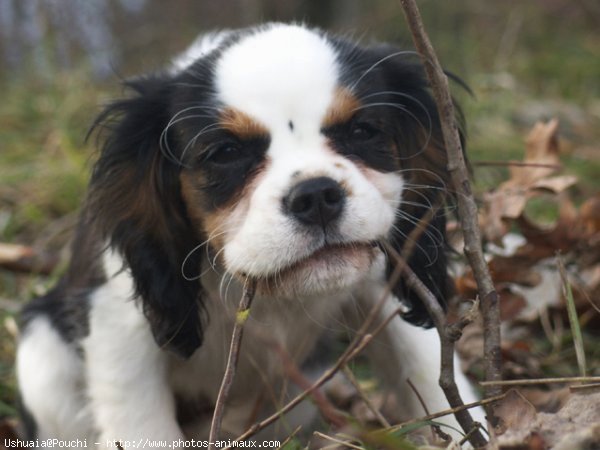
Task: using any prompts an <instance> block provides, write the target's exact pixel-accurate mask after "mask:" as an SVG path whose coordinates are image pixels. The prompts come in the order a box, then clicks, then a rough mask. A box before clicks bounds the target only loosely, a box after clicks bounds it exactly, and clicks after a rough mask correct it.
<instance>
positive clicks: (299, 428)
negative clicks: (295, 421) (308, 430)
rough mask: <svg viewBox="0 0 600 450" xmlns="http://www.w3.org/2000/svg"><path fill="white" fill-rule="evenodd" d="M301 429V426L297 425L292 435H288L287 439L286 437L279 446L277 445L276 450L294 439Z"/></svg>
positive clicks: (279, 449)
mask: <svg viewBox="0 0 600 450" xmlns="http://www.w3.org/2000/svg"><path fill="white" fill-rule="evenodd" d="M301 429H302V425H298V426H297V427H296V429H295V430H294V431H292V434H290V435H289V436H288V437H286V438H285V439H284V440H283V442H282V443H281V444H279V447H277V450H281V449H282V448H284V447H285V446H286V445H287V444H288V443H289V442H290V441H291V440H292V439H294V438H295V437H296V435H297V434H298V432H299V431H300V430H301Z"/></svg>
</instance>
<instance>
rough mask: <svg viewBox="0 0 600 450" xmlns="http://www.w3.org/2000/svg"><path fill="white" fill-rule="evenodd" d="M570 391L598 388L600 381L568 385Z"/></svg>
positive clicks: (599, 387) (599, 388)
mask: <svg viewBox="0 0 600 450" xmlns="http://www.w3.org/2000/svg"><path fill="white" fill-rule="evenodd" d="M569 390H570V391H571V392H579V391H587V390H594V391H595V390H600V383H589V384H581V385H578V386H569Z"/></svg>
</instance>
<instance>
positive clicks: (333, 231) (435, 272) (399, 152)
mask: <svg viewBox="0 0 600 450" xmlns="http://www.w3.org/2000/svg"><path fill="white" fill-rule="evenodd" d="M207 42H209V44H210V45H207ZM194 52H196V53H198V54H196V55H195V57H194V58H190V54H188V55H187V58H183V59H181V60H180V62H179V64H178V65H177V66H176V67H174V68H172V69H171V70H170V71H168V72H167V73H165V74H160V75H154V76H149V77H145V78H140V79H137V80H135V81H131V82H129V83H128V85H129V86H130V87H131V88H133V89H134V91H135V93H136V95H135V96H133V97H131V98H127V99H125V100H122V101H118V102H115V103H113V104H112V105H111V106H109V107H108V108H107V110H106V111H105V113H104V114H103V115H102V116H101V117H100V119H99V121H98V124H100V125H102V126H103V127H109V134H108V137H107V139H106V141H105V144H104V146H103V148H102V152H101V155H100V158H99V161H98V162H97V164H96V166H95V170H94V174H93V177H92V184H91V192H90V201H89V206H88V209H89V210H90V211H91V212H92V213H93V214H95V216H96V218H97V223H98V224H99V226H100V229H101V230H102V231H103V233H104V234H105V236H107V237H109V238H110V239H111V242H112V244H113V245H114V246H115V247H117V248H118V249H119V250H120V251H121V252H122V254H123V255H124V257H125V260H126V262H127V264H128V266H129V268H130V270H131V273H132V275H133V278H134V280H135V283H136V288H137V293H138V294H139V296H140V297H141V298H142V299H143V305H144V308H145V312H146V315H147V317H148V319H149V321H150V323H151V325H152V329H153V332H154V335H155V338H156V339H157V341H158V343H159V344H161V345H167V346H169V347H171V348H172V349H173V350H175V351H177V352H179V353H180V354H183V355H189V354H191V352H193V350H194V349H195V348H197V346H198V345H200V343H201V329H200V318H199V309H200V307H201V298H202V295H203V293H202V286H201V284H200V281H199V274H200V273H201V270H206V267H204V268H202V269H201V268H200V265H201V258H202V256H203V255H206V254H209V255H210V260H211V262H214V263H216V264H218V265H219V266H220V267H222V268H223V269H224V271H225V272H226V273H228V274H230V275H233V276H235V277H238V278H240V279H245V278H246V277H251V278H253V279H255V280H256V281H257V283H258V289H259V291H262V292H263V293H268V294H269V295H274V296H285V297H302V296H306V295H314V294H324V293H327V292H330V291H337V290H339V289H344V288H350V287H352V286H353V285H355V284H356V283H358V282H359V281H360V280H361V279H362V278H363V277H364V276H365V274H366V273H368V272H369V269H370V268H371V265H372V263H373V260H374V257H375V255H376V253H377V252H379V249H378V248H377V243H378V242H380V241H381V240H387V241H389V242H391V243H392V245H394V246H395V247H396V248H398V249H399V250H400V251H401V250H402V249H403V248H405V243H409V244H407V245H410V246H411V248H412V250H411V251H410V252H409V258H408V259H409V264H410V265H411V267H412V268H413V270H414V271H415V272H416V273H417V275H418V276H419V277H420V278H421V280H422V281H423V282H424V283H425V284H426V285H427V286H428V287H429V288H430V289H431V290H432V291H433V292H434V293H435V294H436V295H437V296H438V297H439V299H440V301H442V302H443V299H444V296H445V294H446V287H447V276H446V259H445V256H444V249H443V244H444V228H445V221H444V216H443V213H442V212H441V209H439V208H440V207H441V206H442V203H443V198H444V193H445V189H444V187H445V186H444V183H445V180H446V157H445V152H444V150H443V147H442V144H441V136H440V125H439V121H438V116H437V113H436V109H435V105H434V103H433V101H432V98H431V96H430V93H429V92H428V87H427V84H426V81H425V79H424V76H423V73H422V69H421V67H420V66H419V65H418V64H417V63H415V57H414V55H413V54H411V52H400V51H398V50H397V49H394V48H392V47H388V46H381V45H378V46H372V47H363V46H360V45H357V44H355V43H352V42H350V41H348V40H344V39H338V38H334V37H331V36H328V35H326V34H324V33H321V32H319V31H315V30H310V29H307V28H305V27H303V26H295V25H281V24H272V25H268V26H265V27H261V28H255V29H251V30H245V31H242V32H231V33H226V34H222V35H217V36H212V37H211V38H210V39H208V40H205V41H202V42H200V43H199V44H197V47H196V48H195V49H192V53H194ZM183 61H185V62H183ZM438 209H439V211H438ZM430 211H432V212H430ZM389 270H390V269H389V268H388V273H389ZM394 291H395V293H396V294H397V295H399V296H401V297H402V298H403V300H404V301H406V302H407V303H408V304H409V305H410V306H411V310H410V312H409V313H407V315H406V318H407V319H408V320H411V321H413V322H415V323H418V324H421V325H428V324H429V323H430V319H429V317H428V316H427V314H426V312H425V310H424V308H423V306H422V305H421V304H420V302H419V301H417V300H416V297H415V296H414V295H413V293H412V292H410V290H408V289H407V288H406V287H405V286H404V284H403V283H402V282H400V283H398V284H397V285H396V286H395V287H394Z"/></svg>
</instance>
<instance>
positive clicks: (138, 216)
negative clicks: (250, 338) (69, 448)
mask: <svg viewBox="0 0 600 450" xmlns="http://www.w3.org/2000/svg"><path fill="white" fill-rule="evenodd" d="M126 86H127V87H128V88H129V89H130V90H132V91H133V95H132V96H130V97H129V98H126V99H124V100H120V101H117V102H114V103H112V104H111V105H109V106H108V107H107V108H106V109H105V111H104V112H103V113H102V114H101V115H100V117H99V118H98V119H97V121H96V123H95V128H96V129H98V130H99V131H100V132H101V137H102V138H104V144H103V146H102V147H101V152H100V156H99V159H98V161H97V163H96V164H95V166H94V171H93V174H92V180H91V183H90V192H89V195H88V202H87V206H86V208H87V211H86V213H87V214H88V216H90V217H92V218H93V219H92V221H93V223H94V225H95V226H96V227H98V229H99V231H100V233H101V235H102V236H103V237H104V239H106V240H107V241H108V242H109V243H110V245H111V247H113V248H115V249H116V250H117V251H119V252H120V253H121V254H122V255H123V257H124V259H125V261H126V264H127V266H128V267H127V268H128V269H129V270H130V271H131V274H132V277H133V280H134V283H135V289H136V292H135V293H136V297H137V298H138V299H139V300H140V301H141V305H142V307H143V311H144V314H145V315H146V317H147V319H148V321H149V323H150V326H151V329H152V333H153V335H154V338H155V340H156V342H157V344H158V345H159V346H160V347H162V348H168V349H169V350H172V351H174V352H175V353H177V354H179V355H181V356H183V357H188V356H190V355H191V354H192V353H193V352H194V350H196V349H197V348H198V347H199V346H200V344H201V343H202V329H201V323H200V312H201V305H202V303H201V297H202V287H201V285H200V281H199V280H197V279H194V280H189V279H186V278H184V276H183V274H182V264H183V263H184V261H185V262H186V267H188V268H193V269H190V270H194V271H197V273H200V259H199V255H200V254H202V252H201V251H194V252H192V253H190V252H191V251H192V250H194V249H195V248H196V247H197V246H198V245H199V244H200V243H201V242H203V239H202V237H201V236H200V235H199V231H198V230H197V229H195V228H194V227H193V226H192V225H191V222H190V220H189V217H188V213H187V211H186V205H185V203H184V201H183V199H182V195H181V186H180V179H179V175H180V171H181V166H180V165H178V164H177V162H176V161H173V158H172V157H167V155H165V153H164V152H163V150H162V149H161V146H160V141H161V139H162V138H165V136H164V135H163V131H164V130H165V128H166V127H167V124H168V122H169V120H170V118H171V108H170V99H171V98H172V90H173V87H172V83H171V80H170V77H169V76H167V75H165V76H153V77H146V78H141V79H137V80H133V81H129V82H127V83H126ZM166 138H167V139H169V136H166ZM173 140H174V139H173ZM170 156H172V155H170ZM188 255H189V257H188V258H187V260H186V257H187V256H188ZM194 273H196V272H194ZM115 332H117V333H118V330H115Z"/></svg>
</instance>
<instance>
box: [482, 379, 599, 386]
mask: <svg viewBox="0 0 600 450" xmlns="http://www.w3.org/2000/svg"><path fill="white" fill-rule="evenodd" d="M551 383H600V377H564V378H537V379H527V380H501V381H481V382H480V383H479V384H480V385H481V386H492V385H493V386H526V385H534V384H551Z"/></svg>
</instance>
